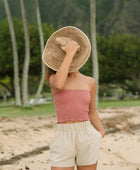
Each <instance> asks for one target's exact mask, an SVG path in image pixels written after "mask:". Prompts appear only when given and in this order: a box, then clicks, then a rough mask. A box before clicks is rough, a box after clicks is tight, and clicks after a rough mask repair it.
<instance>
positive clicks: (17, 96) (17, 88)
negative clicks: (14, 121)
mask: <svg viewBox="0 0 140 170" xmlns="http://www.w3.org/2000/svg"><path fill="white" fill-rule="evenodd" d="M4 6H5V11H6V15H7V19H8V24H9V30H10V35H11V40H12V49H13V61H14V91H15V105H16V106H20V105H21V97H20V85H19V67H18V52H17V46H16V37H15V32H14V26H13V22H12V17H11V12H10V8H9V5H8V2H7V0H4Z"/></svg>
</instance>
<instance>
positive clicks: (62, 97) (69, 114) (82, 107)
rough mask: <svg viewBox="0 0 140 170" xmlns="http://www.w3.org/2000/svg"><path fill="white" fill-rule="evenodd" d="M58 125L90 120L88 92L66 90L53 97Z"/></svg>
mask: <svg viewBox="0 0 140 170" xmlns="http://www.w3.org/2000/svg"><path fill="white" fill-rule="evenodd" d="M53 98H54V104H55V109H56V115H57V123H60V122H64V121H69V120H71V121H77V120H78V121H83V120H89V116H88V112H89V103H90V92H89V91H88V90H73V89H64V90H61V91H59V92H56V93H55V94H54V95H53Z"/></svg>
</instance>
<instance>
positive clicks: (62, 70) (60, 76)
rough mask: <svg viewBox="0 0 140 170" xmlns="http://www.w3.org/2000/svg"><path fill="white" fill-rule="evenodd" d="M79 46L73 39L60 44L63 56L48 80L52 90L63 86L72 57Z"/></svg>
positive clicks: (60, 88)
mask: <svg viewBox="0 0 140 170" xmlns="http://www.w3.org/2000/svg"><path fill="white" fill-rule="evenodd" d="M79 47H80V46H79V44H78V43H77V42H75V41H69V42H68V43H67V45H66V46H61V48H62V50H63V51H65V52H66V55H65V58H64V60H63V62H62V64H61V66H60V67H59V69H58V71H57V72H56V74H55V75H53V76H52V77H51V78H50V80H49V83H50V86H51V87H52V89H53V90H54V91H58V90H62V89H63V88H64V85H65V82H66V79H67V76H68V72H69V68H70V65H71V62H72V59H73V57H74V55H75V54H76V52H77V50H78V49H79Z"/></svg>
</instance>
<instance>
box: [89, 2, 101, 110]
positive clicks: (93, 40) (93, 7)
mask: <svg viewBox="0 0 140 170" xmlns="http://www.w3.org/2000/svg"><path fill="white" fill-rule="evenodd" d="M90 24H91V43H92V45H91V46H92V47H91V48H92V62H93V77H94V78H95V80H96V97H95V105H96V108H97V107H98V89H99V88H98V86H99V82H98V79H99V75H98V57H97V46H96V1H95V0H90Z"/></svg>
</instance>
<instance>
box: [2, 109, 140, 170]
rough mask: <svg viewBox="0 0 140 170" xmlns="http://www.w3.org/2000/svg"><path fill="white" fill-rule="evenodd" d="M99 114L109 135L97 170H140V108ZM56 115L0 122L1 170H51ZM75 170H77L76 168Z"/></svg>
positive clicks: (105, 110) (103, 145)
mask: <svg viewBox="0 0 140 170" xmlns="http://www.w3.org/2000/svg"><path fill="white" fill-rule="evenodd" d="M97 112H98V113H99V116H100V118H101V120H102V122H103V125H104V127H105V130H106V135H105V137H104V138H103V139H102V141H101V160H100V161H99V163H98V167H97V170H140V107H129V108H102V109H98V110H97ZM55 123H56V115H55V113H54V114H50V115H45V116H39V117H38V116H35V117H24V118H14V119H9V118H7V117H3V118H2V119H1V120H0V170H26V169H28V170H50V169H51V167H50V164H49V154H50V152H49V143H50V141H51V139H52V137H53V133H54V130H55ZM75 169H76V168H75Z"/></svg>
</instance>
